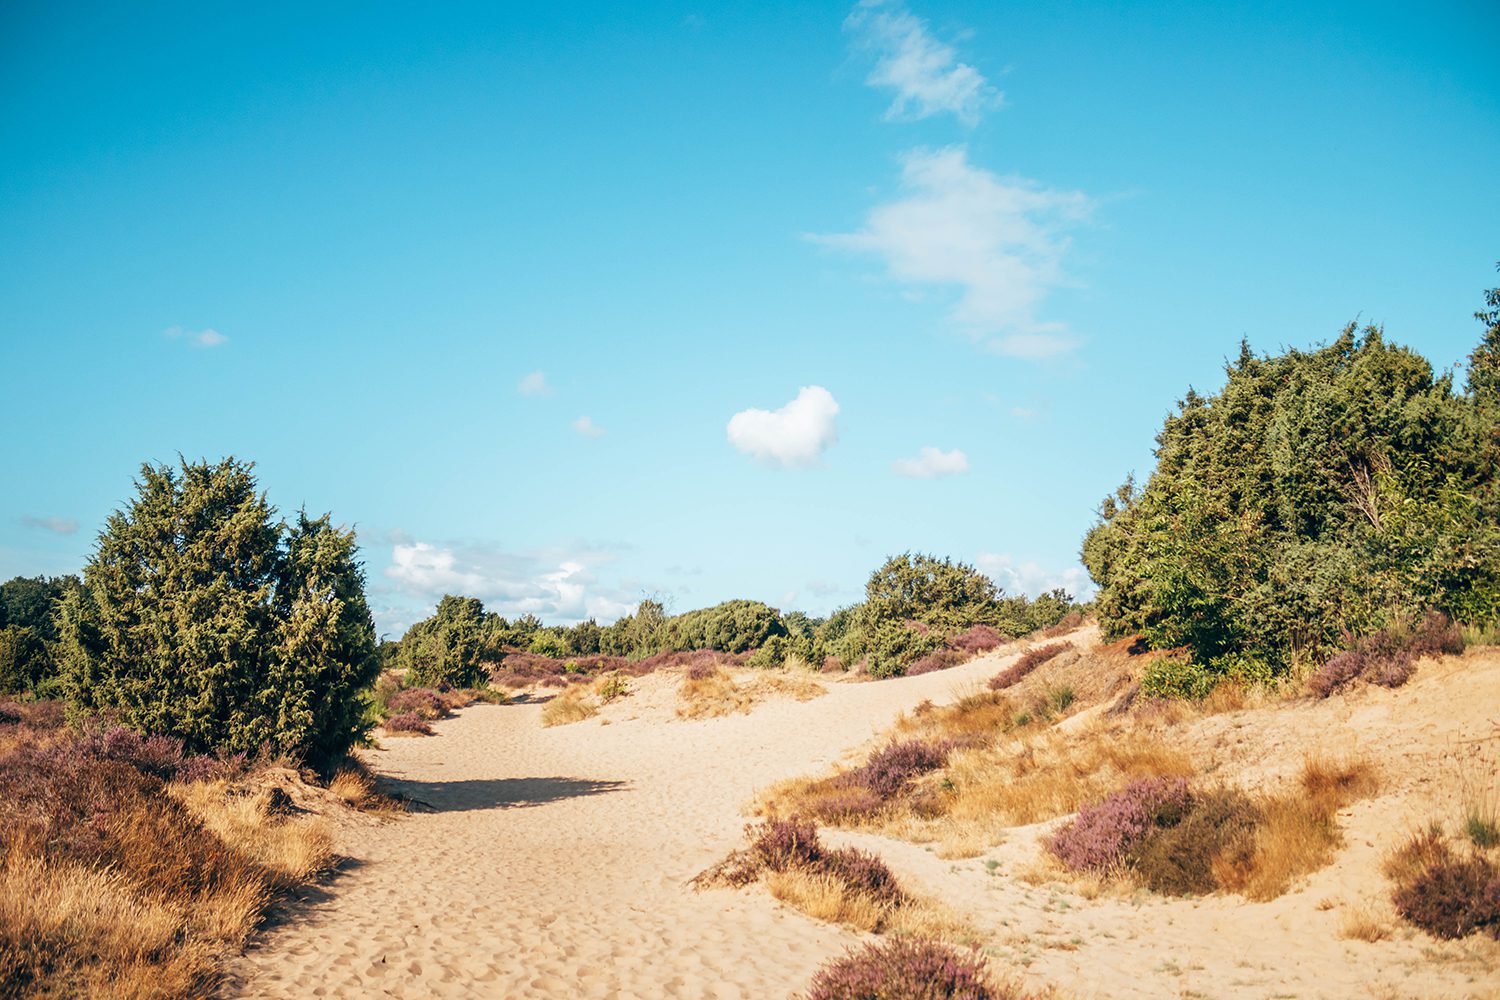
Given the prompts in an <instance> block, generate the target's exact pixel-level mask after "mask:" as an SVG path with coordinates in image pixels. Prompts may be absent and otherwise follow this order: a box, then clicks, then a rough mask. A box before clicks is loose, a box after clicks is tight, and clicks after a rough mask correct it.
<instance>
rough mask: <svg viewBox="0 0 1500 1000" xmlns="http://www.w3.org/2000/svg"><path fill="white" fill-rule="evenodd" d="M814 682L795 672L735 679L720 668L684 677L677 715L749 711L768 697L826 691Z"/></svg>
mask: <svg viewBox="0 0 1500 1000" xmlns="http://www.w3.org/2000/svg"><path fill="white" fill-rule="evenodd" d="M827 693H828V689H827V688H825V687H823V685H821V684H819V683H818V682H817V681H815V680H813V679H812V678H810V677H807V676H805V675H803V674H800V673H798V672H795V671H785V672H777V673H770V672H766V673H762V674H760V675H758V676H756V677H752V678H751V679H749V680H748V681H744V682H740V681H736V680H735V679H734V678H733V677H732V676H730V675H729V673H728V672H727V671H725V670H724V669H723V668H721V667H715V668H714V671H713V673H711V674H709V675H708V676H706V677H684V678H683V680H682V685H681V686H680V687H679V688H678V689H677V716H678V718H682V719H708V718H717V717H720V716H725V715H734V714H737V713H743V712H748V711H750V710H751V709H752V708H754V707H755V705H756V704H757V703H758V702H760V701H763V700H765V699H766V698H770V697H787V698H795V699H796V700H797V701H810V700H811V699H813V698H817V697H819V696H821V695H824V694H827Z"/></svg>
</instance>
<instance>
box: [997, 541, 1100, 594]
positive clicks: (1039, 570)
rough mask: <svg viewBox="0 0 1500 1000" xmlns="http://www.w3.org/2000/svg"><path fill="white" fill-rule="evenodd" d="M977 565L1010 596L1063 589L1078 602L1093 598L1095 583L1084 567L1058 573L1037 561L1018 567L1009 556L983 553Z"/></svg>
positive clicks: (1071, 567)
mask: <svg viewBox="0 0 1500 1000" xmlns="http://www.w3.org/2000/svg"><path fill="white" fill-rule="evenodd" d="M974 565H975V566H977V567H978V568H979V571H980V572H982V573H984V574H986V575H988V576H989V578H990V579H991V580H994V581H995V583H996V584H997V585H998V586H1000V587H1002V588H1003V589H1004V590H1005V592H1006V593H1008V594H1026V595H1028V596H1030V597H1036V596H1038V595H1040V594H1045V593H1046V592H1047V591H1049V590H1056V589H1057V588H1058V587H1061V588H1062V589H1063V590H1066V591H1067V592H1068V593H1070V594H1072V595H1073V599H1074V600H1078V601H1086V600H1089V599H1090V598H1092V597H1093V595H1094V582H1093V581H1092V580H1090V579H1089V575H1088V571H1087V570H1085V569H1084V568H1083V567H1082V566H1070V567H1068V568H1067V569H1064V570H1062V571H1060V572H1059V571H1057V570H1050V569H1045V568H1043V567H1042V566H1041V565H1039V564H1037V563H1034V562H1024V563H1019V564H1018V563H1017V562H1016V561H1015V559H1013V558H1012V557H1010V556H1008V555H997V554H995V553H991V552H985V553H981V554H980V555H979V557H978V558H977V559H975V560H974Z"/></svg>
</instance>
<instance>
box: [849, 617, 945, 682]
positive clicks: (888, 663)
mask: <svg viewBox="0 0 1500 1000" xmlns="http://www.w3.org/2000/svg"><path fill="white" fill-rule="evenodd" d="M869 635H870V646H869V657H870V658H869V665H868V667H867V670H868V671H869V674H870V676H871V677H898V676H900V675H901V674H904V673H905V672H906V668H907V667H908V666H910V665H911V664H912V663H914V662H915V661H917V660H919V659H921V658H922V657H924V656H926V655H927V654H928V653H930V652H932V651H933V650H935V649H937V648H939V647H940V646H942V644H943V640H942V638H941V637H940V636H939V635H938V634H937V633H936V632H932V631H928V632H925V633H924V632H923V631H921V630H920V629H916V628H912V627H911V626H910V625H908V624H906V623H905V622H901V621H890V620H888V619H887V620H881V621H878V622H876V623H875V627H874V629H873V630H871V632H870V634H869Z"/></svg>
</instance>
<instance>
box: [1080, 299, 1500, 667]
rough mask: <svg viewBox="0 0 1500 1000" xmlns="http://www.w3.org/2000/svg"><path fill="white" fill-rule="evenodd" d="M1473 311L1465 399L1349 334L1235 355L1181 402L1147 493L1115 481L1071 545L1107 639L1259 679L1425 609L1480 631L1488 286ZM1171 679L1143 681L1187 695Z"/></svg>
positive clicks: (1498, 433)
mask: <svg viewBox="0 0 1500 1000" xmlns="http://www.w3.org/2000/svg"><path fill="white" fill-rule="evenodd" d="M1487 302H1488V303H1489V305H1490V311H1488V312H1484V313H1481V314H1479V315H1480V319H1481V320H1482V321H1484V322H1485V323H1486V324H1487V328H1486V332H1485V335H1484V338H1483V341H1482V343H1481V345H1480V347H1479V348H1478V349H1477V350H1476V351H1475V352H1474V354H1473V355H1471V357H1470V364H1469V373H1468V384H1467V387H1466V388H1465V390H1464V391H1463V392H1458V391H1457V390H1456V389H1455V387H1454V379H1453V377H1452V376H1451V375H1449V374H1443V375H1437V376H1435V375H1434V373H1433V370H1432V366H1431V365H1430V364H1429V363H1428V362H1427V361H1426V360H1425V359H1423V358H1422V357H1421V356H1419V355H1417V354H1416V353H1414V352H1412V351H1410V350H1408V349H1406V348H1402V347H1397V346H1394V345H1391V344H1388V343H1387V342H1386V341H1385V338H1384V336H1383V333H1382V331H1380V330H1379V329H1377V328H1374V327H1368V328H1366V329H1364V330H1363V331H1359V332H1356V330H1355V328H1354V327H1353V326H1350V327H1348V328H1346V329H1345V330H1344V331H1343V333H1342V335H1341V336H1340V337H1339V338H1338V339H1337V340H1335V341H1334V342H1333V343H1332V344H1329V345H1328V346H1326V347H1320V348H1317V349H1314V350H1311V351H1298V350H1291V351H1287V352H1286V353H1284V354H1281V355H1277V356H1274V357H1272V356H1256V355H1254V354H1253V353H1252V352H1251V351H1250V349H1249V347H1248V346H1247V345H1242V346H1241V351H1240V355H1239V357H1238V359H1237V360H1236V361H1234V362H1233V363H1232V364H1230V365H1228V366H1227V376H1228V379H1227V382H1226V384H1225V386H1224V388H1223V389H1222V390H1221V391H1220V392H1219V393H1218V394H1216V395H1214V396H1210V397H1204V396H1200V395H1199V394H1197V393H1196V392H1193V391H1192V390H1189V392H1188V394H1187V396H1186V398H1185V399H1184V400H1182V402H1181V403H1180V406H1179V409H1178V411H1177V413H1176V414H1174V415H1173V416H1171V417H1169V418H1168V419H1167V421H1166V424H1165V426H1164V427H1163V428H1162V431H1161V434H1160V435H1159V436H1158V444H1159V446H1158V449H1157V463H1156V468H1155V469H1154V470H1153V472H1152V474H1151V477H1150V479H1149V481H1148V482H1147V484H1146V486H1145V488H1144V489H1139V488H1137V487H1136V485H1135V484H1134V483H1133V482H1132V481H1130V480H1127V481H1126V483H1125V485H1124V486H1122V487H1121V488H1120V489H1119V490H1118V491H1116V493H1115V494H1114V495H1113V496H1111V497H1108V498H1106V500H1105V501H1104V504H1103V506H1102V508H1101V511H1100V515H1101V519H1100V522H1099V523H1098V524H1097V525H1095V527H1094V528H1093V529H1092V530H1091V531H1090V532H1089V534H1088V536H1087V537H1086V538H1085V540H1084V544H1083V559H1084V563H1085V565H1086V566H1087V567H1088V569H1089V572H1090V574H1091V575H1092V576H1093V578H1094V580H1095V582H1096V583H1097V584H1098V585H1099V593H1098V597H1097V601H1096V610H1097V613H1098V616H1099V619H1100V622H1101V624H1102V625H1103V626H1104V627H1105V629H1106V631H1107V632H1109V633H1110V634H1112V635H1126V634H1130V633H1140V634H1141V635H1143V636H1144V637H1145V639H1146V641H1147V642H1148V644H1150V645H1151V646H1152V647H1153V648H1156V649H1171V648H1178V647H1187V648H1188V649H1190V650H1191V651H1192V653H1193V657H1194V659H1195V660H1197V661H1199V662H1201V663H1205V664H1210V665H1211V666H1210V667H1209V668H1207V669H1205V670H1201V671H1198V673H1199V674H1200V675H1201V676H1202V677H1203V678H1212V677H1217V676H1221V675H1223V676H1236V675H1243V677H1244V678H1245V679H1247V680H1251V681H1259V680H1262V679H1264V678H1267V677H1270V676H1276V675H1280V674H1283V673H1285V672H1286V671H1287V670H1288V669H1289V667H1290V666H1291V664H1292V663H1293V662H1294V661H1297V660H1319V659H1323V658H1326V657H1327V656H1328V655H1329V654H1331V653H1332V652H1334V651H1335V650H1336V649H1338V648H1340V647H1341V646H1342V645H1343V643H1344V637H1345V636H1346V635H1356V636H1358V635H1365V634H1369V633H1371V632H1374V631H1377V630H1379V629H1382V628H1386V627H1388V626H1390V625H1392V624H1394V623H1398V622H1400V621H1403V620H1406V621H1415V620H1420V619H1421V618H1422V616H1423V614H1424V613H1425V612H1427V611H1429V610H1440V611H1443V612H1445V613H1447V614H1448V615H1450V616H1451V617H1453V618H1454V619H1455V620H1458V621H1460V622H1462V623H1465V624H1468V625H1483V624H1485V623H1490V622H1494V621H1495V620H1496V618H1497V616H1500V486H1497V482H1500V480H1497V478H1496V477H1495V475H1494V469H1495V468H1496V466H1497V464H1500V360H1497V358H1500V292H1495V291H1492V292H1490V293H1489V294H1488V296H1487ZM1231 654H1235V655H1237V656H1243V658H1239V659H1230V660H1226V659H1224V658H1225V657H1226V656H1230V655H1231ZM1172 669H1173V672H1171V673H1170V676H1168V675H1167V674H1162V675H1161V677H1160V679H1159V681H1158V683H1159V684H1162V685H1165V686H1167V687H1175V688H1181V687H1182V686H1183V684H1186V685H1187V686H1188V687H1190V688H1191V687H1195V686H1197V685H1199V684H1200V683H1201V681H1200V680H1198V679H1195V678H1192V677H1189V676H1188V673H1186V672H1185V671H1186V668H1172ZM1166 670H1168V668H1166V667H1162V668H1159V672H1160V671H1166Z"/></svg>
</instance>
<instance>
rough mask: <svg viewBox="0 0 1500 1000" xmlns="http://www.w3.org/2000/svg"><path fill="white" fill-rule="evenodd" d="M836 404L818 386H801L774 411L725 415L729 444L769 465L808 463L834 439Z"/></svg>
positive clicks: (837, 406)
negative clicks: (793, 396) (727, 424)
mask: <svg viewBox="0 0 1500 1000" xmlns="http://www.w3.org/2000/svg"><path fill="white" fill-rule="evenodd" d="M838 412H839V404H838V403H837V401H835V400H834V398H833V394H832V393H831V392H829V391H828V390H827V389H825V388H823V387H822V386H820V385H805V386H803V387H802V388H801V389H799V390H798V391H797V398H796V399H793V400H792V401H791V402H789V403H787V404H786V405H785V406H783V407H781V408H780V409H778V410H757V409H749V410H741V411H740V412H739V413H736V414H735V415H734V416H732V417H730V418H729V427H728V435H729V443H730V444H732V445H733V446H734V447H735V448H736V449H738V450H739V451H742V452H744V453H745V454H746V455H750V456H752V457H754V458H756V459H757V460H759V461H762V462H765V463H767V464H770V465H780V466H784V467H792V466H799V465H811V464H812V463H814V462H816V461H817V460H818V457H819V456H821V455H822V454H823V452H825V451H827V450H828V449H829V448H830V447H831V446H832V445H833V444H834V442H836V441H837V440H838V429H837V427H836V426H835V424H834V419H835V418H836V417H837V416H838Z"/></svg>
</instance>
